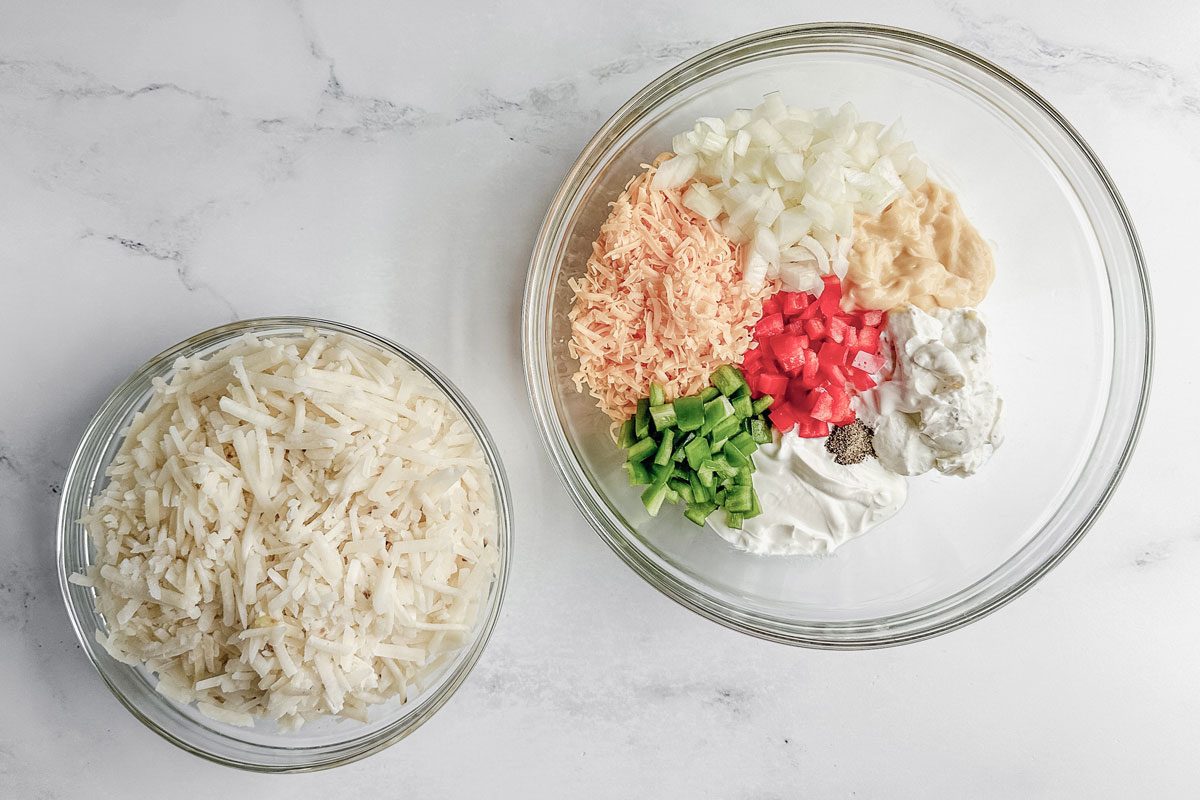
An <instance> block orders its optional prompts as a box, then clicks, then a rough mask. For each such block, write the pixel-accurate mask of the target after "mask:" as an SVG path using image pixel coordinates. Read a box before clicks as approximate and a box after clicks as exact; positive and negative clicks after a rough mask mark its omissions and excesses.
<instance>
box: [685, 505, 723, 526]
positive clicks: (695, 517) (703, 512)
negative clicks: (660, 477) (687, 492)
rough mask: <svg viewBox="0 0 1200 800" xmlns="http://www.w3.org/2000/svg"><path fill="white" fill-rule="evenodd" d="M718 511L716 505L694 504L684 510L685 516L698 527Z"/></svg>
mask: <svg viewBox="0 0 1200 800" xmlns="http://www.w3.org/2000/svg"><path fill="white" fill-rule="evenodd" d="M716 510H717V506H716V504H715V503H692V504H690V505H688V507H687V508H686V509H685V510H684V512H683V515H684V516H685V517H687V518H688V519H689V520H691V521H692V522H694V523H696V524H697V525H703V524H704V523H705V521H706V520H707V519H708V517H709V515H710V514H712V513H713V512H714V511H716Z"/></svg>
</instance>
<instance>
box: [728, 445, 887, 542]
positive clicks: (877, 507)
mask: <svg viewBox="0 0 1200 800" xmlns="http://www.w3.org/2000/svg"><path fill="white" fill-rule="evenodd" d="M752 457H753V459H754V466H755V468H756V470H757V471H756V472H755V473H754V490H755V491H756V492H757V493H758V497H759V504H760V505H761V506H762V513H761V514H760V515H759V516H757V517H751V518H749V519H747V520H744V521H743V522H742V528H741V530H737V529H734V528H730V527H729V526H728V525H726V524H725V521H724V519H723V517H724V515H723V514H719V513H718V514H713V515H712V516H710V517H709V518H708V519H709V524H711V525H712V527H713V528H714V529H715V530H716V531H717V533H719V534H720V535H721V537H722V538H724V539H725V540H726V541H728V542H729V543H730V544H732V545H733V546H734V547H737V548H738V549H739V550H746V551H748V552H751V553H757V554H760V555H820V554H824V553H830V552H832V551H833V550H834V549H836V548H837V547H839V546H840V545H842V544H844V543H845V542H847V541H849V540H850V539H853V538H854V537H856V536H860V535H861V534H863V533H866V532H867V531H868V530H870V529H871V528H873V527H875V526H876V525H878V524H879V523H881V522H883V521H884V520H886V519H888V518H889V517H891V516H892V515H894V514H895V513H896V512H897V511H899V510H900V508H901V506H903V505H904V501H905V500H906V499H908V486H907V483H906V482H905V480H904V478H902V477H900V476H899V475H897V474H896V473H894V472H891V471H889V470H886V469H884V468H883V467H882V466H881V465H880V464H879V462H878V461H876V460H875V459H873V458H868V459H867V460H865V461H863V462H862V463H860V464H852V465H847V466H843V465H841V464H838V463H837V462H836V461H835V460H834V458H833V455H832V454H830V453H829V452H828V451H827V450H826V449H825V440H824V439H805V438H801V437H799V436H797V435H796V433H795V431H789V432H788V433H785V434H783V435H782V436H780V435H778V434H776V437H775V441H774V442H773V443H772V444H766V445H763V446H761V447H759V448H758V450H757V451H756V452H755V453H754V455H753V456H752Z"/></svg>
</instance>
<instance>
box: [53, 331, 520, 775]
mask: <svg viewBox="0 0 1200 800" xmlns="http://www.w3.org/2000/svg"><path fill="white" fill-rule="evenodd" d="M306 329H315V330H316V331H318V332H321V333H335V334H341V335H343V336H350V337H355V338H357V339H360V340H361V341H363V342H364V343H366V344H368V345H371V346H374V347H377V348H379V349H382V350H385V351H387V352H389V353H392V354H394V355H396V356H397V357H399V358H401V359H403V360H404V361H406V362H408V363H409V364H411V365H412V366H413V367H414V368H415V369H417V370H418V371H420V372H422V373H424V374H425V375H426V376H428V377H429V379H430V380H431V381H432V382H433V383H434V385H436V386H437V387H438V388H439V389H441V390H442V391H443V392H445V394H446V396H447V397H448V398H449V399H450V401H451V402H452V403H453V404H454V405H455V407H457V408H458V410H459V412H460V413H461V414H462V416H463V418H464V419H465V420H466V421H467V424H469V425H470V426H471V428H472V429H473V430H474V431H475V434H476V436H478V438H479V442H480V446H481V447H482V448H483V451H484V455H485V457H486V458H487V461H488V464H489V466H490V470H491V474H492V486H493V490H494V494H495V498H496V515H497V519H498V523H499V529H498V531H497V534H496V545H497V548H498V550H499V556H500V558H499V566H498V568H497V572H496V577H495V578H494V579H493V580H492V583H491V586H490V588H489V589H488V595H487V598H486V600H485V601H484V602H483V603H482V605H481V608H480V612H479V618H478V620H477V621H476V623H475V630H474V631H473V634H472V637H471V639H470V641H469V643H468V644H467V645H465V646H464V647H463V649H462V650H461V652H460V653H459V654H458V655H457V657H456V658H455V659H454V661H452V662H451V663H450V664H449V665H448V666H447V667H446V668H445V669H444V671H443V672H442V673H441V674H440V675H439V676H437V677H436V678H434V679H433V680H432V682H431V683H429V685H428V686H427V687H426V688H425V689H424V690H423V691H421V692H420V693H419V694H418V695H417V696H415V697H413V698H411V699H410V700H409V701H408V702H407V703H404V704H400V703H385V704H381V705H379V706H374V707H372V709H371V712H370V718H369V721H368V722H366V723H359V722H355V721H351V720H343V719H338V718H329V719H322V720H314V721H313V722H310V723H308V724H306V725H305V726H304V727H303V728H301V729H300V730H298V731H294V732H282V731H279V730H277V729H276V726H275V725H274V723H272V722H270V721H259V722H258V723H256V725H255V726H254V727H252V728H239V727H235V726H232V725H226V724H223V723H220V722H217V721H215V720H212V719H210V718H208V717H206V716H204V715H203V714H201V713H200V712H198V711H197V710H196V709H195V707H194V706H190V705H189V706H185V705H181V704H180V703H177V702H175V701H173V700H169V699H167V698H166V697H164V696H163V695H161V694H159V693H158V692H157V691H156V690H155V688H154V687H155V684H156V682H157V679H156V678H155V676H154V675H152V674H150V673H149V672H148V671H147V670H146V669H144V668H142V667H132V666H129V665H127V664H123V663H121V662H119V661H117V660H115V659H114V658H113V657H112V656H110V655H109V654H108V652H107V651H106V650H105V649H104V648H103V647H102V646H101V645H100V644H99V643H98V642H97V641H96V632H97V631H103V630H106V624H105V621H104V619H103V617H101V616H100V614H99V613H98V612H97V611H96V606H95V598H94V592H93V590H92V589H90V588H86V587H83V586H77V585H75V584H73V583H69V582H68V580H67V579H68V577H69V576H70V575H73V574H75V573H78V572H81V571H83V570H85V569H86V568H87V567H88V565H89V564H90V563H91V562H92V557H93V548H92V543H91V541H90V537H89V536H88V534H87V531H86V530H85V528H84V526H83V525H82V524H81V523H80V522H79V520H80V519H81V518H82V516H83V513H84V510H85V509H86V507H87V504H88V502H89V501H90V500H91V498H92V497H93V496H94V495H95V494H96V493H97V492H99V491H100V490H102V489H103V487H104V486H105V484H106V483H107V478H106V477H105V475H104V471H105V468H106V467H107V466H108V465H109V463H110V462H111V460H112V458H113V457H114V455H115V454H116V452H117V450H118V449H119V448H120V446H121V442H122V440H123V431H124V430H125V428H126V427H127V426H128V424H129V422H130V420H131V419H132V418H133V415H134V414H135V413H136V412H137V411H138V410H140V409H141V408H143V407H144V406H145V404H146V402H147V401H148V400H149V398H150V393H151V381H152V380H153V379H154V378H156V377H166V376H168V375H169V374H170V372H171V369H172V365H173V364H174V362H175V360H176V359H177V358H180V357H183V356H197V355H199V356H204V355H208V354H211V353H214V352H215V351H217V350H219V349H221V348H222V347H223V346H225V345H226V344H228V343H230V342H232V341H233V340H234V339H237V338H238V337H240V336H242V335H243V334H246V333H253V334H256V335H259V336H277V335H288V334H298V333H301V332H303V331H304V330H306ZM57 548H58V558H57V560H58V578H59V585H60V586H61V589H62V594H63V600H64V601H65V602H66V605H67V611H68V613H69V615H70V617H71V624H72V625H73V626H74V628H75V633H76V635H77V636H78V637H79V643H80V645H82V647H83V649H84V652H86V653H87V656H88V658H89V659H90V660H91V662H92V664H93V665H94V666H95V667H96V670H97V671H98V672H99V673H100V676H101V677H102V678H104V681H105V683H107V684H108V688H109V689H111V690H112V692H113V694H114V695H116V697H117V699H118V700H120V701H121V703H122V704H123V705H124V706H125V707H126V708H127V709H129V711H130V712H132V713H133V715H134V716H135V717H137V718H138V719H139V720H141V721H142V722H143V723H144V724H145V725H146V726H147V727H149V728H150V729H151V730H152V731H154V732H155V733H157V734H158V735H160V736H162V737H163V738H164V739H166V740H167V741H169V742H171V743H172V744H175V745H178V746H179V747H181V748H183V749H184V750H187V751H188V752H190V753H194V754H195V755H198V756H201V757H202V758H206V759H208V760H210V761H215V762H217V763H219V764H225V765H227V766H232V767H239V768H242V769H248V770H254V771H257V772H306V771H311V770H318V769H325V768H328V767H335V766H340V765H342V764H348V763H350V762H352V761H356V760H358V759H360V758H363V757H365V756H368V755H371V754H372V753H376V752H378V751H380V750H383V749H384V748H386V747H388V746H390V745H392V744H395V743H396V742H398V741H400V740H401V739H403V738H404V737H405V736H407V735H408V734H410V733H412V732H413V731H414V730H416V729H417V728H418V727H420V725H421V724H422V723H424V722H425V721H426V720H428V719H429V718H430V717H431V716H433V714H434V713H435V712H437V710H438V709H439V708H441V707H442V706H443V705H444V704H445V703H446V701H447V700H449V699H450V697H451V695H453V694H454V692H455V690H456V689H458V687H459V686H460V685H462V683H463V681H464V680H465V679H466V677H467V674H468V673H469V672H470V671H471V668H472V667H473V666H474V665H475V662H476V661H478V660H479V656H480V654H481V653H482V652H483V648H484V646H485V645H486V644H487V641H488V638H489V637H490V636H491V633H492V629H493V628H494V627H495V624H496V619H497V616H498V615H499V612H500V605H501V601H502V599H503V597H504V591H505V587H506V585H507V582H508V573H509V563H510V560H511V550H512V507H511V503H510V499H509V490H508V482H507V478H506V477H505V474H504V467H503V465H502V464H501V462H500V457H499V455H498V454H497V452H496V448H495V445H494V444H493V443H492V439H491V437H490V435H489V434H488V432H487V430H486V428H484V425H483V423H482V422H481V421H480V420H479V417H478V415H477V414H476V413H475V410H474V409H473V408H472V407H471V405H470V403H468V402H467V400H466V399H465V398H464V397H463V396H462V394H461V393H460V392H459V391H458V389H456V388H455V387H454V385H453V384H451V383H450V381H448V380H447V379H446V378H445V377H444V376H443V375H442V374H441V373H440V372H438V371H437V370H436V369H435V368H434V367H433V366H432V365H431V364H429V363H428V362H426V361H425V360H424V359H422V358H421V357H419V356H417V355H415V354H413V353H411V352H409V351H408V350H406V349H405V348H403V347H401V346H400V345H398V344H396V343H395V342H392V341H389V340H387V339H384V338H382V337H380V336H376V335H375V334H372V333H368V332H367V331H363V330H359V329H358V328H353V327H350V326H349V325H342V324H340V323H337V322H329V321H326V320H321V319H309V318H306V317H272V318H262V319H251V320H244V321H241V322H234V323H232V324H229V325H223V326H221V327H219V328H213V329H212V330H208V331H204V332H203V333H198V334H196V335H195V336H193V337H191V338H190V339H188V340H186V341H183V342H180V343H179V344H177V345H175V346H174V347H172V348H170V349H168V350H166V351H165V352H163V353H160V354H159V355H157V356H155V357H154V358H152V359H150V360H149V361H147V362H146V363H145V364H144V365H143V366H142V367H141V368H140V369H138V370H137V371H136V372H135V373H134V374H133V375H131V376H130V377H129V378H128V379H127V380H126V381H125V382H124V383H123V384H121V386H120V387H119V388H118V389H117V390H116V391H114V392H113V393H112V395H110V396H109V398H108V399H107V400H105V401H104V403H103V404H102V405H101V406H100V410H99V411H97V412H96V416H95V417H93V419H92V421H91V422H90V423H89V424H88V427H87V430H86V431H85V432H84V434H83V439H82V441H81V442H80V443H79V448H78V449H77V450H76V451H75V455H74V457H73V458H72V459H71V465H70V467H69V468H68V470H67V477H66V479H65V481H64V487H63V495H62V502H61V504H60V506H59V513H58V542H57Z"/></svg>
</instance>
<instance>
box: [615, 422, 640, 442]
mask: <svg viewBox="0 0 1200 800" xmlns="http://www.w3.org/2000/svg"><path fill="white" fill-rule="evenodd" d="M633 425H634V422H633V417H630V418H629V419H627V420H625V421H624V422H622V423H621V432H620V433H618V434H617V444H618V445H619V446H621V447H632V446H633V445H634V443H636V442H637V436H636V435H635V434H634V432H633Z"/></svg>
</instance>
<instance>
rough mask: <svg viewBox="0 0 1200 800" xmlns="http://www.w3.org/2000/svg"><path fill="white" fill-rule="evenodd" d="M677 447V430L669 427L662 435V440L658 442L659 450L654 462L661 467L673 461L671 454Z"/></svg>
mask: <svg viewBox="0 0 1200 800" xmlns="http://www.w3.org/2000/svg"><path fill="white" fill-rule="evenodd" d="M674 449H675V431H674V430H673V429H671V428H667V429H666V430H665V431H664V432H663V435H662V441H661V442H659V443H658V452H657V453H655V455H654V463H655V464H657V465H658V466H660V467H663V466H666V465H667V464H668V463H669V462H670V461H671V454H672V452H674Z"/></svg>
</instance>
